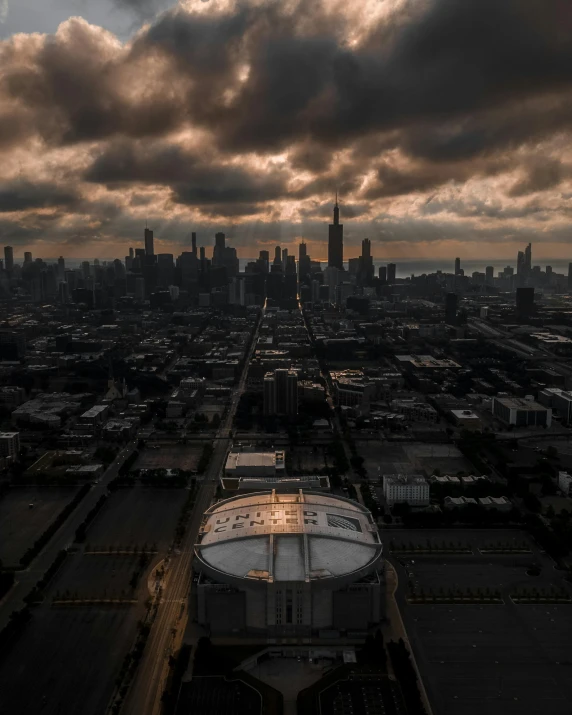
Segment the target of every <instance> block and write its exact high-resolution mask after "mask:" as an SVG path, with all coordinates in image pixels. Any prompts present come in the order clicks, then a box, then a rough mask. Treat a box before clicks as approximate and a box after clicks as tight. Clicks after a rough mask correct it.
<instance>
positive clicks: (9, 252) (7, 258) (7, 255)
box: [4, 246, 14, 273]
mask: <svg viewBox="0 0 572 715" xmlns="http://www.w3.org/2000/svg"><path fill="white" fill-rule="evenodd" d="M4 268H5V269H6V270H7V271H8V273H12V271H13V270H14V249H13V248H12V246H4Z"/></svg>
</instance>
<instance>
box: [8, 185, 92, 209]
mask: <svg viewBox="0 0 572 715" xmlns="http://www.w3.org/2000/svg"><path fill="white" fill-rule="evenodd" d="M79 202H80V198H79V195H78V194H77V193H76V192H75V191H73V190H72V189H67V188H64V187H59V186H57V185H55V184H48V183H35V184H34V183H32V182H29V181H12V182H8V183H4V184H0V212H1V213H11V212H15V211H26V210H28V209H50V208H60V207H66V208H72V207H74V206H77V205H78V203H79Z"/></svg>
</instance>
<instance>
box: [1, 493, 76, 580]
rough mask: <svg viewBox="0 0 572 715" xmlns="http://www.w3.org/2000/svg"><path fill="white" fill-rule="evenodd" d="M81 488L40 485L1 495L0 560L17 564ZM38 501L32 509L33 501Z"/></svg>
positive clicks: (7, 564)
mask: <svg viewBox="0 0 572 715" xmlns="http://www.w3.org/2000/svg"><path fill="white" fill-rule="evenodd" d="M76 492H77V489H76V488H75V487H71V488H59V487H53V488H52V487H44V488H41V487H38V488H22V489H11V490H10V491H9V492H8V493H7V494H6V495H5V496H4V497H3V498H2V499H0V560H1V561H2V563H3V564H4V565H5V566H17V565H18V562H19V561H20V557H21V556H23V554H24V553H25V552H26V550H27V549H28V548H30V547H31V546H32V545H33V544H34V542H35V541H36V539H37V538H38V537H39V536H40V535H41V534H42V533H43V532H44V531H45V530H46V529H47V528H48V526H49V525H50V524H51V523H52V522H53V521H54V519H55V518H56V517H57V515H58V514H59V513H60V512H61V511H62V509H63V508H64V507H65V506H66V504H68V503H69V502H70V501H71V500H72V499H73V497H74V495H75V494H76ZM31 503H32V504H34V508H33V509H30V508H29V504H31Z"/></svg>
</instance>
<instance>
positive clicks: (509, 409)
mask: <svg viewBox="0 0 572 715" xmlns="http://www.w3.org/2000/svg"><path fill="white" fill-rule="evenodd" d="M492 413H493V415H494V416H495V417H497V418H498V419H499V420H500V421H501V422H504V424H505V425H514V426H515V427H550V425H551V424H552V409H551V408H549V407H544V406H543V405H541V404H539V403H538V402H535V401H534V400H530V399H521V398H519V397H495V398H493V406H492Z"/></svg>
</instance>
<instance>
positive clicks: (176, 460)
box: [133, 443, 203, 472]
mask: <svg viewBox="0 0 572 715" xmlns="http://www.w3.org/2000/svg"><path fill="white" fill-rule="evenodd" d="M202 453H203V445H202V444H200V443H193V444H189V445H186V444H157V445H153V446H151V447H147V448H146V449H143V450H142V451H141V452H140V453H139V456H138V457H137V461H136V462H135V464H134V466H133V468H134V469H184V470H185V471H192V472H194V471H196V469H197V465H198V463H199V460H200V458H201V454H202Z"/></svg>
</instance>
